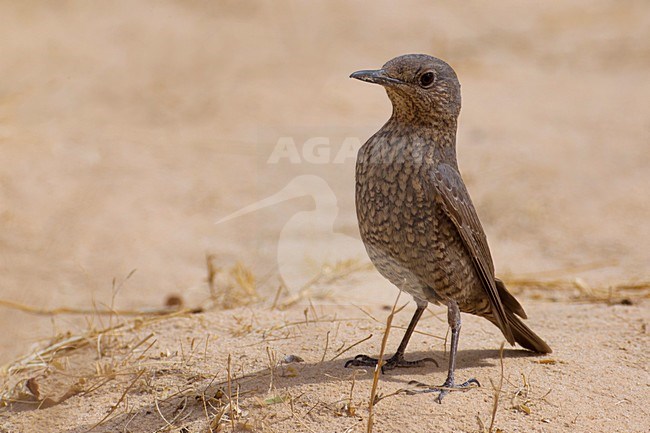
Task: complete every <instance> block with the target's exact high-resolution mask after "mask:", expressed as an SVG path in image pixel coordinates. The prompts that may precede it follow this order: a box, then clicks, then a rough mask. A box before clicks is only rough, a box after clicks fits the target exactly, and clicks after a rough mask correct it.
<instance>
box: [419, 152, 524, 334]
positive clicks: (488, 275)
mask: <svg viewBox="0 0 650 433" xmlns="http://www.w3.org/2000/svg"><path fill="white" fill-rule="evenodd" d="M431 177H432V181H433V185H434V187H435V189H436V191H437V193H438V194H437V197H439V201H440V204H441V205H442V206H443V208H444V211H445V213H446V214H447V215H448V216H449V218H450V219H451V221H452V222H453V223H454V226H455V227H456V230H458V233H459V234H460V237H461V238H462V240H463V244H464V245H465V247H466V248H467V252H468V253H469V255H470V256H471V257H472V260H473V262H474V266H475V268H476V271H477V273H478V275H479V276H480V278H481V282H482V285H483V289H485V292H486V293H487V295H488V299H489V300H490V305H491V307H492V312H493V313H494V317H495V320H496V322H497V326H498V327H499V328H500V329H501V331H502V332H503V335H504V336H505V337H506V340H508V342H510V343H511V344H514V342H515V339H514V336H513V334H512V330H511V329H510V325H509V322H508V319H507V316H506V312H505V310H504V307H503V304H502V302H501V298H500V296H499V291H498V289H497V285H496V281H495V276H494V264H493V262H492V256H491V254H490V249H489V247H488V243H487V238H486V237H485V233H484V232H483V227H482V226H481V222H480V221H479V219H478V215H477V213H476V209H474V205H473V204H472V200H471V198H470V196H469V193H468V192H467V188H466V187H465V183H464V182H463V179H462V178H461V176H460V173H459V172H458V170H457V169H456V168H455V167H452V166H451V165H449V164H444V163H443V164H439V165H438V166H437V167H436V168H435V169H434V171H433V173H432V174H431Z"/></svg>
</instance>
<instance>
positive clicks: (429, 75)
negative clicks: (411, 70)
mask: <svg viewBox="0 0 650 433" xmlns="http://www.w3.org/2000/svg"><path fill="white" fill-rule="evenodd" d="M435 78H436V77H435V75H434V74H433V72H425V73H424V74H422V75H420V86H422V87H429V86H431V85H432V84H433V81H434V80H435Z"/></svg>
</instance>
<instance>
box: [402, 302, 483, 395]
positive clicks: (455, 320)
mask: <svg viewBox="0 0 650 433" xmlns="http://www.w3.org/2000/svg"><path fill="white" fill-rule="evenodd" d="M447 321H448V322H449V327H450V328H451V347H450V349H449V370H448V372H447V380H445V383H443V384H442V385H441V386H432V387H429V386H427V385H423V384H420V383H418V382H413V384H416V385H417V386H422V387H424V388H425V389H421V390H416V391H409V392H410V393H423V392H438V398H437V399H436V401H437V402H438V403H442V399H443V398H444V397H445V396H446V395H447V394H449V391H452V390H454V389H465V388H469V387H470V386H471V385H472V384H475V385H477V386H481V384H480V383H478V380H476V379H474V378H472V379H469V380H468V381H466V382H463V383H461V384H460V385H456V382H455V380H454V372H455V370H456V351H457V350H458V336H459V335H460V326H461V320H460V309H459V308H458V304H457V303H456V301H451V300H450V301H449V302H448V303H447Z"/></svg>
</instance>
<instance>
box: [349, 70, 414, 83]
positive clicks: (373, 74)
mask: <svg viewBox="0 0 650 433" xmlns="http://www.w3.org/2000/svg"><path fill="white" fill-rule="evenodd" d="M350 78H356V79H357V80H361V81H366V82H368V83H373V84H381V85H382V86H389V85H394V84H402V83H403V82H402V81H401V80H398V79H396V78H393V77H391V76H389V75H388V74H387V73H386V71H385V70H383V69H375V70H364V71H357V72H353V73H352V74H351V75H350Z"/></svg>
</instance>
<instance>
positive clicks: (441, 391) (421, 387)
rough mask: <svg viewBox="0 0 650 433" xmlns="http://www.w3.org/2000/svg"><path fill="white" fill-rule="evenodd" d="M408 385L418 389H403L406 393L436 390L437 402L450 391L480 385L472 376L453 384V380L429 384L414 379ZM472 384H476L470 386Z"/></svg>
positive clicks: (412, 393) (440, 401) (423, 392)
mask: <svg viewBox="0 0 650 433" xmlns="http://www.w3.org/2000/svg"><path fill="white" fill-rule="evenodd" d="M409 385H410V386H412V387H414V388H418V389H406V390H404V392H405V393H406V394H408V395H414V394H426V393H430V392H437V393H438V396H437V397H436V402H438V403H442V399H443V398H444V397H445V396H446V395H447V394H449V392H450V391H466V390H468V389H471V388H480V386H481V384H480V383H479V381H478V380H476V379H474V378H472V379H469V380H468V381H466V382H463V383H461V384H460V385H456V384H454V382H453V381H445V383H444V384H442V385H440V386H431V385H427V384H424V383H421V382H418V381H416V380H412V381H410V382H409ZM472 385H476V386H472Z"/></svg>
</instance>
